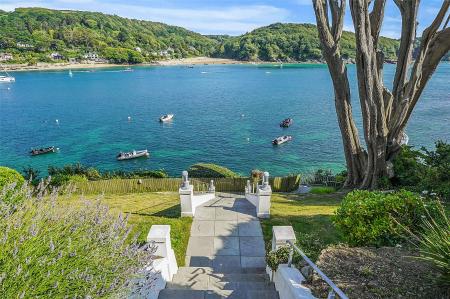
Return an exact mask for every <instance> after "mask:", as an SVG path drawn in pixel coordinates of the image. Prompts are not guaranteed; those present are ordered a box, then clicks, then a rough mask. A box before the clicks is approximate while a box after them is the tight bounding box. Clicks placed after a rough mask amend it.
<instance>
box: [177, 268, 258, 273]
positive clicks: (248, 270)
mask: <svg viewBox="0 0 450 299" xmlns="http://www.w3.org/2000/svg"><path fill="white" fill-rule="evenodd" d="M229 270H230V271H226V272H223V271H215V270H214V269H213V268H212V267H180V268H178V272H177V274H178V273H191V274H192V273H197V274H224V273H226V274H250V273H251V274H266V269H265V268H262V267H257V268H242V267H234V268H232V269H229Z"/></svg>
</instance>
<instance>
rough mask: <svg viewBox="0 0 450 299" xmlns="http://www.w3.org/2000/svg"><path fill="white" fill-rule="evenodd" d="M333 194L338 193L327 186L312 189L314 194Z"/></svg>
mask: <svg viewBox="0 0 450 299" xmlns="http://www.w3.org/2000/svg"><path fill="white" fill-rule="evenodd" d="M333 192H336V189H334V188H333V187H327V186H314V187H312V189H311V193H312V194H330V193H333Z"/></svg>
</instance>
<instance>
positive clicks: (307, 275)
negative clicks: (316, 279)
mask: <svg viewBox="0 0 450 299" xmlns="http://www.w3.org/2000/svg"><path fill="white" fill-rule="evenodd" d="M300 273H302V275H303V276H304V277H305V279H306V280H310V279H311V278H312V275H313V273H314V270H313V268H312V267H311V266H305V267H302V269H301V270H300Z"/></svg>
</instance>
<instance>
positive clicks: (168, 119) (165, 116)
mask: <svg viewBox="0 0 450 299" xmlns="http://www.w3.org/2000/svg"><path fill="white" fill-rule="evenodd" d="M172 118H173V114H166V115H163V116H161V117H160V118H159V121H160V122H166V121H170V120H172Z"/></svg>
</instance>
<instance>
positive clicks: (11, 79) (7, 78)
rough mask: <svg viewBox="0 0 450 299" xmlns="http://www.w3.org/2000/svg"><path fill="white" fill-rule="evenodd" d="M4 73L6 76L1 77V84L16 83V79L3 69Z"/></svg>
mask: <svg viewBox="0 0 450 299" xmlns="http://www.w3.org/2000/svg"><path fill="white" fill-rule="evenodd" d="M2 68H3V72H4V73H5V74H6V76H0V83H11V82H15V81H16V78H14V77H13V76H10V75H9V74H8V72H7V71H6V69H5V68H4V67H3V65H2Z"/></svg>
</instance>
